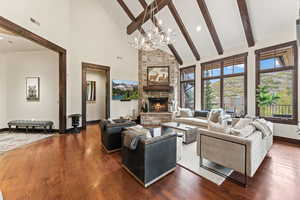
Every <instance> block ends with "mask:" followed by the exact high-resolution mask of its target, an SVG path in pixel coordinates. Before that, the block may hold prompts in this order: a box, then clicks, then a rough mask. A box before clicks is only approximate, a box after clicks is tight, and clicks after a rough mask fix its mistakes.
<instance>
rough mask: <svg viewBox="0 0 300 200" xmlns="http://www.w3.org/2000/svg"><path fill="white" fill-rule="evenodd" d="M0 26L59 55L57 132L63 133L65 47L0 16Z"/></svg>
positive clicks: (65, 81)
mask: <svg viewBox="0 0 300 200" xmlns="http://www.w3.org/2000/svg"><path fill="white" fill-rule="evenodd" d="M0 27H2V28H4V29H6V30H8V31H10V32H12V33H15V34H17V35H19V36H21V37H24V38H26V39H28V40H30V41H32V42H35V43H37V44H39V45H41V46H43V47H46V48H47V49H50V50H52V51H54V52H57V53H58V55H59V132H60V133H65V132H66V126H67V117H66V115H67V51H66V49H64V48H62V47H60V46H58V45H56V44H54V43H52V42H50V41H49V40H47V39H45V38H42V37H41V36H39V35H37V34H35V33H32V32H31V31H29V30H27V29H25V28H23V27H21V26H19V25H17V24H15V23H13V22H11V21H9V20H8V19H6V18H4V17H2V16H0Z"/></svg>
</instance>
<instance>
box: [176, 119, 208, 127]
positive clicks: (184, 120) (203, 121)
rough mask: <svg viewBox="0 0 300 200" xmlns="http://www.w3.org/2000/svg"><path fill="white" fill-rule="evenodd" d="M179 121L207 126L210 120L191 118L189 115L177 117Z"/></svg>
mask: <svg viewBox="0 0 300 200" xmlns="http://www.w3.org/2000/svg"><path fill="white" fill-rule="evenodd" d="M174 121H175V122H178V123H183V124H188V125H194V126H201V127H207V126H208V122H207V120H205V119H198V118H192V117H191V118H189V117H180V118H176V119H175V120H174Z"/></svg>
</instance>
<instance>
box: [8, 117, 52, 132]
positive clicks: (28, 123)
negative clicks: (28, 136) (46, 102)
mask: <svg viewBox="0 0 300 200" xmlns="http://www.w3.org/2000/svg"><path fill="white" fill-rule="evenodd" d="M12 126H15V128H16V129H18V128H20V127H22V128H26V133H27V132H28V128H30V127H31V128H32V129H35V128H36V127H42V128H44V132H47V128H49V129H48V130H49V131H50V132H51V131H52V126H53V122H52V121H41V120H13V121H10V122H8V127H9V132H11V127H12Z"/></svg>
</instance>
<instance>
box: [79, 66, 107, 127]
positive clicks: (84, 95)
mask: <svg viewBox="0 0 300 200" xmlns="http://www.w3.org/2000/svg"><path fill="white" fill-rule="evenodd" d="M91 71H100V72H102V73H104V76H105V94H104V99H105V118H106V119H108V118H109V117H110V67H108V66H103V65H97V64H91V63H84V62H83V63H82V94H81V95H82V107H81V108H82V128H83V129H86V125H87V102H88V100H89V101H90V102H93V100H96V99H94V98H96V95H95V94H97V92H96V90H97V87H94V85H95V83H93V81H90V80H87V75H88V73H89V72H91ZM88 81H90V82H89V83H88ZM88 84H89V86H88ZM98 89H99V88H98ZM88 92H89V94H88ZM88 98H89V99H88Z"/></svg>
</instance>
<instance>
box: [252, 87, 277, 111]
mask: <svg viewBox="0 0 300 200" xmlns="http://www.w3.org/2000/svg"><path fill="white" fill-rule="evenodd" d="M256 97H257V104H258V107H259V108H260V109H261V111H262V113H261V114H263V115H264V116H266V115H268V114H270V113H266V112H267V111H266V108H267V107H268V106H272V105H274V104H276V102H277V101H278V100H279V99H280V96H279V95H278V94H277V93H271V92H270V87H269V86H267V85H259V86H258V89H257V95H256Z"/></svg>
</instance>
